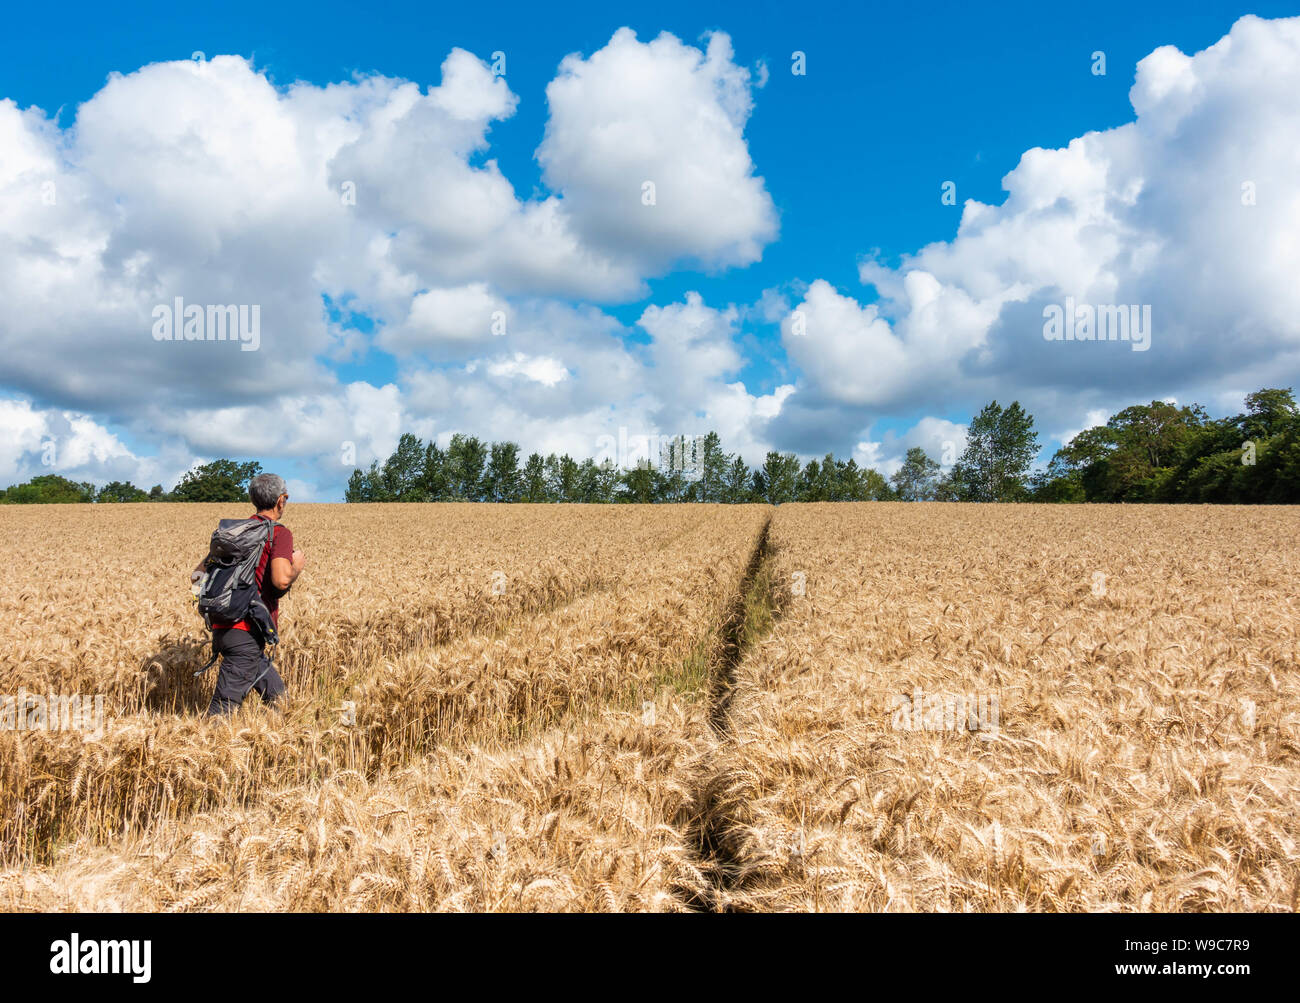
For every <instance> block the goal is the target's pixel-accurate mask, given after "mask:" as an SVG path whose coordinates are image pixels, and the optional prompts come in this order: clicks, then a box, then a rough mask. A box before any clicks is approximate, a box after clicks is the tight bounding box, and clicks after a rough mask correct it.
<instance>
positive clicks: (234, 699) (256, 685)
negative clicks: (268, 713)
mask: <svg viewBox="0 0 1300 1003" xmlns="http://www.w3.org/2000/svg"><path fill="white" fill-rule="evenodd" d="M248 497H249V499H250V500H251V501H252V503H253V508H255V509H256V510H257V511H256V512H255V513H254V516H253V517H254V518H256V519H267V520H270V521H273V522H279V521H280V519H281V518H283V516H284V508H285V505H287V504H288V502H289V492H288V491H287V490H286V487H285V483H284V478H282V477H279V476H277V475H276V474H258V475H257V476H256V477H254V478H253V479H252V480H251V481H249V482H248ZM306 563H307V559H306V558H305V557H304V556H303V553H302V551H301V550H296V549H295V548H294V545H293V534H292V533H291V532H289V530H288V528H287V527H285V526H276V527H275V529H274V531H273V534H272V537H271V541H270V545H269V546H264V547H263V548H262V556H261V559H260V560H259V561H258V564H257V589H258V591H259V592H260V593H261V596H262V601H263V602H265V603H266V608H267V609H268V610H269V611H270V613H271V621H272V622H273V623H275V624H276V625H277V627H278V626H279V622H280V621H279V615H280V598H281V597H282V596H283V595H285V593H287V592H288V591H289V587H290V586H291V585H293V583H294V582H295V581H297V579H298V576H299V575H300V574H302V569H303V567H304V566H305V565H306ZM268 565H269V567H268ZM200 567H202V564H200ZM264 649H265V642H264V641H263V640H262V639H261V638H259V637H257V636H255V635H254V634H253V633H251V632H250V631H249V627H248V623H247V622H246V621H244V620H240V621H239V622H238V623H230V624H224V623H219V622H217V621H215V620H214V621H213V623H212V651H213V654H214V655H216V654H220V655H221V656H222V657H221V670H220V671H219V672H218V673H217V688H216V690H215V691H214V692H213V694H212V703H211V704H210V705H209V706H208V713H209V714H210V715H219V714H228V713H230V712H231V711H233V710H234V709H235V708H237V707H238V706H239V705H240V704H242V703H243V702H244V697H246V696H248V694H249V693H250V692H251V691H252V690H256V691H257V693H258V695H259V696H260V697H261V698H262V700H263V701H264V702H266V703H267V704H271V703H274V702H275V699H276V697H278V696H279V695H280V694H281V693H283V692H284V688H285V687H284V680H282V679H281V678H280V674H279V673H278V672H276V671H275V667H274V666H272V665H271V663H270V661H269V660H268V659H267V657H266V654H265V650H264Z"/></svg>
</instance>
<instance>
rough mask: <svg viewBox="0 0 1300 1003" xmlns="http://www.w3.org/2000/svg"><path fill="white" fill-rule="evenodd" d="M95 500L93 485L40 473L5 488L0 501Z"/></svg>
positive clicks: (36, 503)
mask: <svg viewBox="0 0 1300 1003" xmlns="http://www.w3.org/2000/svg"><path fill="white" fill-rule="evenodd" d="M94 500H95V485H93V484H91V483H90V482H89V481H80V482H78V481H70V480H68V479H67V478H66V477H60V476H59V475H58V474H41V475H39V476H37V477H33V478H32V479H31V480H30V481H27V482H26V483H24V484H15V485H14V486H13V487H11V488H7V489H6V490H5V491H4V493H3V497H0V501H2V502H4V503H5V504H8V505H61V504H68V503H76V504H80V503H84V502H92V501H94Z"/></svg>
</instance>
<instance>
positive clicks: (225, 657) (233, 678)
mask: <svg viewBox="0 0 1300 1003" xmlns="http://www.w3.org/2000/svg"><path fill="white" fill-rule="evenodd" d="M212 650H213V651H214V652H218V653H220V655H221V671H220V672H218V673H217V688H216V689H215V690H214V691H213V693H212V703H211V704H209V705H208V713H209V714H229V713H230V712H231V711H233V710H234V709H235V708H237V707H238V706H239V705H240V704H242V703H243V702H244V697H246V696H248V694H249V693H250V692H252V691H253V690H256V691H257V694H258V696H260V697H261V698H262V700H263V702H265V703H267V704H271V703H274V702H275V698H276V697H278V696H279V695H280V694H281V693H283V692H284V680H283V679H281V678H280V674H279V673H278V672H276V671H275V667H274V666H273V665H272V664H271V660H270V659H269V658H267V657H266V654H265V653H264V652H263V650H262V645H260V644H258V643H257V641H256V639H255V638H254V637H253V635H252V634H250V633H249V632H248V631H246V630H236V629H235V628H233V627H232V628H227V629H223V630H214V631H213V632H212Z"/></svg>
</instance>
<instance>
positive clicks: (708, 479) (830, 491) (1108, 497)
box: [0, 388, 1300, 505]
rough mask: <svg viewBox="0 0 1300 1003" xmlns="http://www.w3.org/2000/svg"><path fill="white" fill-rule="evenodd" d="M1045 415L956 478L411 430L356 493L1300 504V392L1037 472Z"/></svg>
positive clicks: (1102, 430) (150, 496)
mask: <svg viewBox="0 0 1300 1003" xmlns="http://www.w3.org/2000/svg"><path fill="white" fill-rule="evenodd" d="M1038 448H1039V447H1038V433H1037V432H1036V431H1035V430H1034V419H1033V416H1032V415H1030V414H1029V412H1028V411H1026V410H1025V409H1024V408H1023V407H1022V406H1021V405H1020V403H1019V402H1018V401H1013V402H1012V403H1011V404H1010V405H1009V406H1007V407H1003V406H1002V405H1000V404H999V403H998V402H997V401H992V402H991V403H989V404H988V405H986V406H985V407H984V408H982V409H981V410H980V412H979V414H977V415H976V416H975V417H974V418H973V419H972V420H971V423H970V426H969V428H968V429H967V433H966V445H965V448H964V450H963V451H962V453H961V455H960V456H959V457H957V459H956V462H955V463H954V464H953V465H952V467H951V469H949V470H948V471H947V472H946V473H945V472H944V470H943V468H942V467H941V466H940V464H939V463H937V462H936V461H935V460H934V459H932V458H931V457H930V456H929V455H928V454H927V453H926V452H925V450H924V449H921V448H919V447H912V448H911V449H909V450H908V451H907V454H906V456H905V457H904V460H903V463H902V466H901V467H900V468H899V469H898V470H897V471H895V472H894V474H893V475H892V476H890V477H888V478H886V477H885V476H884V475H883V474H881V473H880V472H879V471H877V470H875V469H873V468H871V467H860V466H859V465H858V464H857V462H856V461H855V460H853V459H849V460H842V459H839V458H837V457H835V456H834V455H833V454H831V453H827V454H826V455H825V456H824V457H822V458H820V459H813V460H809V461H808V462H807V463H801V462H800V460H799V458H798V456H796V455H795V454H794V453H789V452H778V451H775V450H773V451H769V452H768V453H767V455H766V457H765V458H764V460H763V462H762V464H761V465H759V466H757V467H754V468H750V466H749V465H748V464H747V463H746V462H745V460H744V459H743V458H742V457H741V456H740V455H739V454H736V453H727V452H724V450H723V448H722V442H721V440H720V439H719V437H718V435H717V434H716V433H714V432H710V433H708V434H707V435H705V436H700V437H684V436H679V437H676V438H674V439H669V440H666V441H664V442H663V443H661V448H660V455H659V457H658V458H657V460H654V459H652V458H649V457H647V458H646V459H644V460H642V461H641V462H639V463H637V464H634V465H632V466H627V467H621V466H618V465H616V464H615V463H614V462H613V460H606V461H604V462H602V463H597V462H596V460H595V459H593V458H591V457H587V458H585V459H582V460H578V459H575V458H573V457H572V456H569V455H568V454H560V455H557V454H555V453H551V454H550V455H548V456H545V457H543V456H542V455H541V454H540V453H532V454H530V455H529V456H528V457H527V458H526V459H524V460H523V461H522V462H521V460H520V457H521V453H520V449H519V446H518V445H517V444H516V443H513V442H484V441H483V440H481V439H479V438H477V437H476V436H473V435H465V434H462V433H456V434H455V435H453V436H452V437H451V440H450V442H449V443H448V444H447V447H446V448H445V449H444V448H442V447H439V446H438V444H437V442H436V441H430V442H428V443H425V442H422V441H421V440H420V439H419V438H417V437H416V436H415V435H412V434H411V433H409V432H408V433H405V434H403V435H402V436H401V438H400V439H399V440H398V443H397V448H396V449H395V450H394V451H393V453H392V454H391V455H390V456H389V457H388V458H387V459H386V460H384V462H383V463H380V462H379V461H375V462H373V463H371V465H370V467H369V468H368V469H365V470H362V469H355V470H353V472H352V475H351V477H350V478H349V480H348V485H347V491H346V494H345V500H346V501H349V502H441V501H465V502H534V503H544V502H588V503H614V502H635V503H641V504H653V503H665V502H719V503H724V504H739V503H743V502H764V503H767V504H773V505H780V504H783V503H785V502H792V501H807V502H820V501H826V502H836V501H974V502H1014V501H1042V502H1226V503H1240V504H1249V503H1290V504H1294V503H1300V408H1298V407H1297V405H1296V401H1295V397H1294V394H1293V392H1292V390H1291V389H1290V388H1287V389H1264V390H1259V391H1256V392H1255V393H1253V394H1250V395H1249V396H1247V397H1246V400H1245V411H1244V412H1243V413H1241V414H1238V415H1234V416H1232V417H1228V418H1218V419H1214V418H1210V417H1209V415H1208V414H1207V413H1206V411H1205V409H1204V408H1202V407H1201V406H1200V405H1198V404H1191V405H1187V406H1181V407H1180V406H1178V405H1176V404H1171V403H1167V402H1164V401H1152V402H1151V403H1150V404H1136V405H1133V406H1132V407H1128V408H1125V409H1124V410H1122V411H1120V412H1119V413H1118V414H1116V415H1113V416H1112V417H1111V418H1110V419H1109V420H1108V421H1107V422H1106V424H1104V425H1099V426H1096V427H1095V428H1090V429H1086V430H1085V431H1083V432H1080V433H1079V434H1078V435H1076V436H1075V437H1074V438H1073V439H1072V440H1071V441H1070V442H1069V443H1067V444H1066V445H1065V446H1063V447H1062V448H1061V449H1059V450H1057V451H1056V453H1055V455H1054V456H1053V457H1052V459H1051V461H1050V462H1049V463H1048V465H1047V467H1046V468H1045V469H1043V470H1041V471H1039V472H1037V473H1031V469H1030V468H1031V466H1032V464H1033V461H1034V457H1035V456H1037V454H1038ZM261 469H262V468H261V465H260V464H259V463H256V462H244V463H240V462H236V461H234V460H227V459H222V460H214V461H212V462H211V463H206V464H202V465H200V466H197V467H195V468H194V469H193V470H190V471H188V472H187V473H186V474H185V475H184V477H182V478H181V480H180V482H179V483H178V484H177V485H176V487H175V488H174V489H173V490H172V491H170V492H167V491H164V490H163V487H162V485H160V484H156V485H154V487H153V488H152V490H150V491H147V492H146V491H144V490H143V489H141V488H137V487H136V486H135V485H133V484H129V483H126V482H122V481H114V482H112V483H110V484H106V485H104V486H103V487H101V488H96V487H95V486H94V485H93V484H90V483H88V482H80V483H78V482H73V481H70V480H67V479H66V478H63V477H60V476H58V475H56V474H46V475H42V476H39V477H34V478H32V479H31V481H29V482H26V483H24V484H18V485H15V486H13V487H10V488H7V489H4V490H3V491H0V503H11V504H13V503H30V502H38V503H40V502H97V503H105V502H140V501H197V502H240V501H244V500H246V499H247V497H248V482H249V480H250V479H251V478H252V477H254V476H255V475H257V474H258V473H260V472H261Z"/></svg>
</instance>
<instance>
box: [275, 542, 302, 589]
mask: <svg viewBox="0 0 1300 1003" xmlns="http://www.w3.org/2000/svg"><path fill="white" fill-rule="evenodd" d="M306 565H307V558H306V556H304V554H303V552H302V551H301V550H297V549H295V550H294V552H293V557H292V559H290V560H287V561H286V560H285V559H284V558H283V557H273V558H272V559H271V584H272V585H274V586H275V587H276V588H277V589H279V590H280V591H281V592H287V591H289V586H290V585H292V584H293V583H294V582H296V581H297V580H298V576H299V575H300V574H302V569H303V568H304V567H306Z"/></svg>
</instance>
